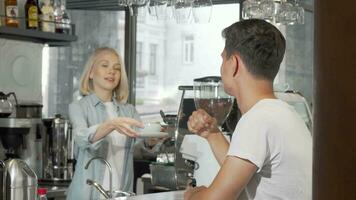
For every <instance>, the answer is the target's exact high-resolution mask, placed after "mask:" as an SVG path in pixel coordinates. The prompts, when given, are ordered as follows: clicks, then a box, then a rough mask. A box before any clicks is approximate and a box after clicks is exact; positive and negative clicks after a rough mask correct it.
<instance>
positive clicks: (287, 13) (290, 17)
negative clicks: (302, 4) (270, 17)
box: [276, 0, 298, 25]
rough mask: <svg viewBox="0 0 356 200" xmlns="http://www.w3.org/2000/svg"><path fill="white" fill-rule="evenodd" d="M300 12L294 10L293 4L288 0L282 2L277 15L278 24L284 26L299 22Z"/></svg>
mask: <svg viewBox="0 0 356 200" xmlns="http://www.w3.org/2000/svg"><path fill="white" fill-rule="evenodd" d="M297 19H298V12H296V10H295V9H294V6H293V4H291V3H289V2H287V0H281V4H280V6H279V9H278V11H277V14H276V23H277V24H284V25H293V24H295V23H296V22H297Z"/></svg>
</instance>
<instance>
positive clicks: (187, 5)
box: [173, 0, 192, 24]
mask: <svg viewBox="0 0 356 200" xmlns="http://www.w3.org/2000/svg"><path fill="white" fill-rule="evenodd" d="M173 8H174V17H175V19H176V22H177V23H178V24H184V23H188V22H190V16H191V12H192V1H191V0H176V1H175V2H174V7H173Z"/></svg>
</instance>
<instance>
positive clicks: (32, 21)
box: [25, 0, 38, 29]
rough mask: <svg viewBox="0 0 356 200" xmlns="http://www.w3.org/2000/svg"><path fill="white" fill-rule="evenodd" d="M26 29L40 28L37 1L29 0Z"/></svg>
mask: <svg viewBox="0 0 356 200" xmlns="http://www.w3.org/2000/svg"><path fill="white" fill-rule="evenodd" d="M25 15H26V28H27V29H37V28H38V6H37V3H36V1H35V0H27V1H26V4H25Z"/></svg>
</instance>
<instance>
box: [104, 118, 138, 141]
mask: <svg viewBox="0 0 356 200" xmlns="http://www.w3.org/2000/svg"><path fill="white" fill-rule="evenodd" d="M109 123H110V124H111V126H112V127H113V129H114V130H116V131H117V132H119V133H121V134H124V135H127V136H129V137H137V136H138V133H137V132H136V131H135V130H134V129H133V127H137V128H143V127H144V125H143V123H142V122H140V121H138V120H136V119H133V118H128V117H116V118H114V119H112V120H110V122H109Z"/></svg>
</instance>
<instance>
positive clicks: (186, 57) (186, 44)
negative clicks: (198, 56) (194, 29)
mask: <svg viewBox="0 0 356 200" xmlns="http://www.w3.org/2000/svg"><path fill="white" fill-rule="evenodd" d="M193 62H194V36H193V35H189V36H184V40H183V64H192V63H193Z"/></svg>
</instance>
